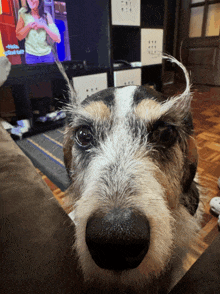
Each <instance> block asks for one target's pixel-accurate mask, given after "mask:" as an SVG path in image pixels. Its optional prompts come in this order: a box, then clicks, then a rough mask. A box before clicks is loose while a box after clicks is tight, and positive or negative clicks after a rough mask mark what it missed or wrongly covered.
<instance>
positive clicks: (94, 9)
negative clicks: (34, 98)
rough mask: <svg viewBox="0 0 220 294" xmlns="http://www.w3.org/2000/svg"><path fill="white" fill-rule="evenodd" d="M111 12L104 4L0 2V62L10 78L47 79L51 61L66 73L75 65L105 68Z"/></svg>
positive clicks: (43, 0)
mask: <svg viewBox="0 0 220 294" xmlns="http://www.w3.org/2000/svg"><path fill="white" fill-rule="evenodd" d="M109 11H110V9H109V1H102V0H95V1H90V0H81V1H80V0H61V1H59V0H58V1H57V0H0V56H1V55H5V56H7V57H8V59H9V60H10V62H11V64H12V72H11V75H10V76H11V77H13V78H16V77H17V79H19V78H21V79H22V78H24V79H25V78H29V77H30V76H32V75H33V74H34V75H35V78H36V74H41V75H45V73H46V75H48V74H49V75H50V74H51V73H52V72H54V70H55V68H56V67H55V66H54V65H55V64H54V60H55V59H57V60H59V61H61V62H62V63H63V64H64V65H65V69H67V71H68V70H69V69H76V65H77V62H78V64H79V65H91V66H93V67H99V68H109V67H110V53H109V50H110V29H109V25H110V24H109V19H110V15H109ZM45 64H46V68H45ZM40 65H44V66H40ZM39 66H40V67H39ZM80 67H81V66H80ZM9 78H10V77H9Z"/></svg>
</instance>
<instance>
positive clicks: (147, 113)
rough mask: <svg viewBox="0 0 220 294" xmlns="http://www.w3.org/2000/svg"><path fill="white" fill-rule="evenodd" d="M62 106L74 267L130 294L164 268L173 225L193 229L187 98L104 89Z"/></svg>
mask: <svg viewBox="0 0 220 294" xmlns="http://www.w3.org/2000/svg"><path fill="white" fill-rule="evenodd" d="M69 110H70V114H71V117H70V121H69V126H68V131H67V134H66V140H65V144H64V158H65V164H66V166H67V168H68V170H69V174H70V176H71V178H72V185H71V187H70V188H69V194H70V196H71V197H72V200H73V203H74V223H75V227H76V236H75V237H76V241H75V249H76V252H77V254H78V257H79V264H80V267H81V268H82V272H83V274H84V278H85V280H86V281H87V282H88V285H90V284H91V285H93V286H92V287H94V283H95V282H96V283H97V285H98V286H97V287H98V288H102V287H103V289H105V291H107V290H106V289H111V290H109V291H112V290H113V289H114V291H115V289H120V291H121V292H120V293H123V291H125V292H126V293H127V292H128V291H129V289H130V290H131V291H133V292H132V293H135V289H139V290H140V289H144V287H145V286H146V284H147V283H148V282H149V281H150V280H152V279H153V278H154V277H158V276H159V275H160V274H161V273H163V271H164V270H165V269H166V267H167V264H168V263H169V261H170V260H171V258H172V255H173V250H174V248H175V247H176V243H177V242H176V241H175V238H176V236H177V235H178V234H179V232H177V230H179V229H180V227H181V225H180V223H181V222H185V224H184V225H185V226H186V228H185V229H184V228H182V227H181V229H182V230H183V232H182V233H183V234H187V233H189V234H190V233H191V232H192V230H190V225H189V224H188V222H189V221H187V219H191V218H192V216H191V215H190V213H191V214H194V213H195V210H196V207H197V205H198V197H197V196H198V194H196V193H194V190H193V187H192V185H193V178H194V176H195V171H196V165H197V153H196V152H195V150H196V149H195V144H194V143H193V142H194V141H193V138H192V133H193V127H192V120H191V114H190V97H184V98H183V97H182V96H181V95H180V96H178V97H176V98H173V99H170V100H168V101H163V99H162V98H161V97H160V96H159V95H158V94H157V93H156V92H155V91H152V90H151V89H148V90H147V89H146V88H144V87H139V86H128V87H121V88H109V89H107V90H104V91H101V92H99V93H97V94H94V95H92V96H90V97H88V98H87V99H85V100H84V101H82V103H81V104H80V105H78V106H76V105H74V106H70V109H69ZM191 204H192V205H191ZM179 219H181V221H179ZM177 223H178V224H177ZM187 224H188V226H187ZM187 230H188V232H187ZM180 242H181V241H180ZM105 293H107V292H105ZM152 293H153V292H152Z"/></svg>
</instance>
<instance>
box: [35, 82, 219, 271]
mask: <svg viewBox="0 0 220 294" xmlns="http://www.w3.org/2000/svg"><path fill="white" fill-rule="evenodd" d="M174 88H175V87H174ZM177 88H178V89H180V88H179V87H177ZM169 91H170V93H169ZM169 91H167V93H168V94H170V95H172V94H173V93H172V91H173V89H169ZM193 91H194V96H193V100H192V111H193V118H194V127H195V135H196V140H197V146H198V152H199V167H198V173H199V177H200V180H201V184H202V186H203V187H204V188H205V190H206V194H207V197H208V203H209V201H210V200H211V199H212V198H213V197H215V196H220V190H219V188H218V186H217V181H218V178H219V177H220V88H208V87H199V88H198V87H195V86H194V89H193ZM38 172H39V173H40V174H41V176H42V178H43V179H44V181H45V182H46V183H47V185H48V186H49V187H50V189H51V190H52V192H53V194H54V196H55V198H56V199H57V200H58V202H59V203H60V204H61V205H62V206H63V207H64V209H65V210H66V211H67V213H69V212H70V211H71V207H69V206H68V205H67V199H66V197H65V194H64V193H63V192H61V190H60V189H59V188H57V187H56V186H55V185H54V184H53V183H52V182H51V181H50V180H49V179H48V178H47V177H46V176H45V175H43V174H42V173H41V172H40V171H39V170H38ZM208 203H207V204H206V205H205V215H204V222H203V229H202V231H201V237H200V240H199V241H198V243H197V245H196V246H194V247H192V248H191V251H190V252H189V254H188V256H187V259H186V260H185V263H184V269H185V271H187V270H188V269H189V268H190V267H191V265H192V264H193V263H194V262H195V261H196V260H197V259H198V257H199V256H200V255H201V254H202V253H203V252H204V250H205V249H206V248H207V247H208V246H209V245H210V244H211V243H212V241H213V240H214V238H215V237H216V236H217V234H218V233H219V229H218V225H217V217H216V216H214V215H212V214H211V213H210V211H209V204H208Z"/></svg>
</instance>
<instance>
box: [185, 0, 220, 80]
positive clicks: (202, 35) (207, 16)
mask: <svg viewBox="0 0 220 294" xmlns="http://www.w3.org/2000/svg"><path fill="white" fill-rule="evenodd" d="M181 7H182V9H181V11H180V14H181V15H180V36H181V37H182V38H181V42H180V48H181V49H183V50H182V51H183V53H184V54H183V55H184V63H185V64H186V65H187V68H188V70H189V71H190V72H191V78H192V82H193V83H198V84H206V85H216V86H220V44H219V42H220V39H219V29H220V0H181ZM180 51H181V50H180Z"/></svg>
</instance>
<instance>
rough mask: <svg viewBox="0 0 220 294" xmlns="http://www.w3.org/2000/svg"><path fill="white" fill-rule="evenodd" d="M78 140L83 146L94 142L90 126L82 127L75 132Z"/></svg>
mask: <svg viewBox="0 0 220 294" xmlns="http://www.w3.org/2000/svg"><path fill="white" fill-rule="evenodd" d="M75 138H76V142H77V144H78V145H80V146H81V147H87V146H89V145H90V144H92V142H93V134H92V131H91V130H90V128H88V127H80V128H79V129H77V130H76V133H75Z"/></svg>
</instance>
